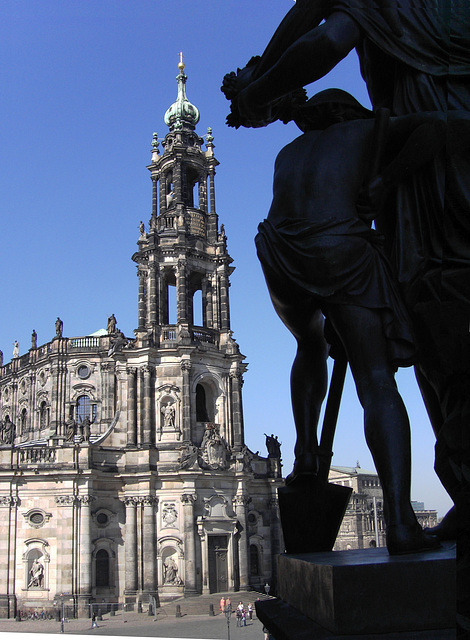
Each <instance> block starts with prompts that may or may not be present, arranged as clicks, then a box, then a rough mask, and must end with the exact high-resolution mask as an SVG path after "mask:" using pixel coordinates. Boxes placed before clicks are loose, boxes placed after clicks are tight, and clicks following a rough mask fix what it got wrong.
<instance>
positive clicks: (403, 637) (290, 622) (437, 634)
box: [256, 598, 456, 640]
mask: <svg viewBox="0 0 470 640" xmlns="http://www.w3.org/2000/svg"><path fill="white" fill-rule="evenodd" d="M256 615H257V617H258V618H259V620H260V621H261V623H262V624H263V625H264V626H265V627H266V628H268V629H269V630H270V632H271V634H272V635H273V637H274V638H276V640H455V638H456V631H455V629H434V630H430V629H427V630H426V631H403V632H401V633H400V632H395V633H380V634H379V633H367V634H360V635H357V634H348V635H338V634H336V633H331V631H327V630H326V629H324V628H323V627H321V626H320V625H319V624H317V623H316V622H314V621H313V620H311V619H310V618H307V616H304V615H303V614H302V613H300V611H298V610H297V609H294V607H291V606H290V605H288V604H287V603H286V602H284V601H283V600H279V598H272V599H270V600H262V601H259V602H256Z"/></svg>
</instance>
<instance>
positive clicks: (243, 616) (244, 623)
mask: <svg viewBox="0 0 470 640" xmlns="http://www.w3.org/2000/svg"><path fill="white" fill-rule="evenodd" d="M242 627H246V611H245V609H242Z"/></svg>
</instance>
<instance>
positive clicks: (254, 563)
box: [250, 544, 260, 576]
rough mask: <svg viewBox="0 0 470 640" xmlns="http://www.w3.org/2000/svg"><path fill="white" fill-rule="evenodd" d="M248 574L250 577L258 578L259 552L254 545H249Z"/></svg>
mask: <svg viewBox="0 0 470 640" xmlns="http://www.w3.org/2000/svg"><path fill="white" fill-rule="evenodd" d="M250 573H251V575H252V576H259V574H260V571H259V552H258V547H257V546H256V545H255V544H250Z"/></svg>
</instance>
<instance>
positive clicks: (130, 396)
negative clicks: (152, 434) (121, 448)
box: [127, 367, 137, 446]
mask: <svg viewBox="0 0 470 640" xmlns="http://www.w3.org/2000/svg"><path fill="white" fill-rule="evenodd" d="M136 375H137V369H136V367H127V444H129V445H133V446H135V445H137V379H136Z"/></svg>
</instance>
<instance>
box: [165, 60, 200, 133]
mask: <svg viewBox="0 0 470 640" xmlns="http://www.w3.org/2000/svg"><path fill="white" fill-rule="evenodd" d="M184 66H185V65H184V63H183V60H182V55H181V54H180V62H179V64H178V69H179V70H180V72H179V74H178V75H177V77H176V81H177V82H178V97H177V98H176V102H174V103H173V104H172V105H171V107H170V108H169V109H168V111H167V112H166V113H165V124H166V125H167V126H168V127H169V128H170V130H172V131H173V130H174V129H182V128H183V126H186V127H189V128H190V129H194V128H195V127H196V125H197V123H198V122H199V109H197V107H195V106H194V105H193V104H191V103H190V102H189V100H188V98H187V97H186V80H187V79H188V77H187V76H186V75H185V73H184Z"/></svg>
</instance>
